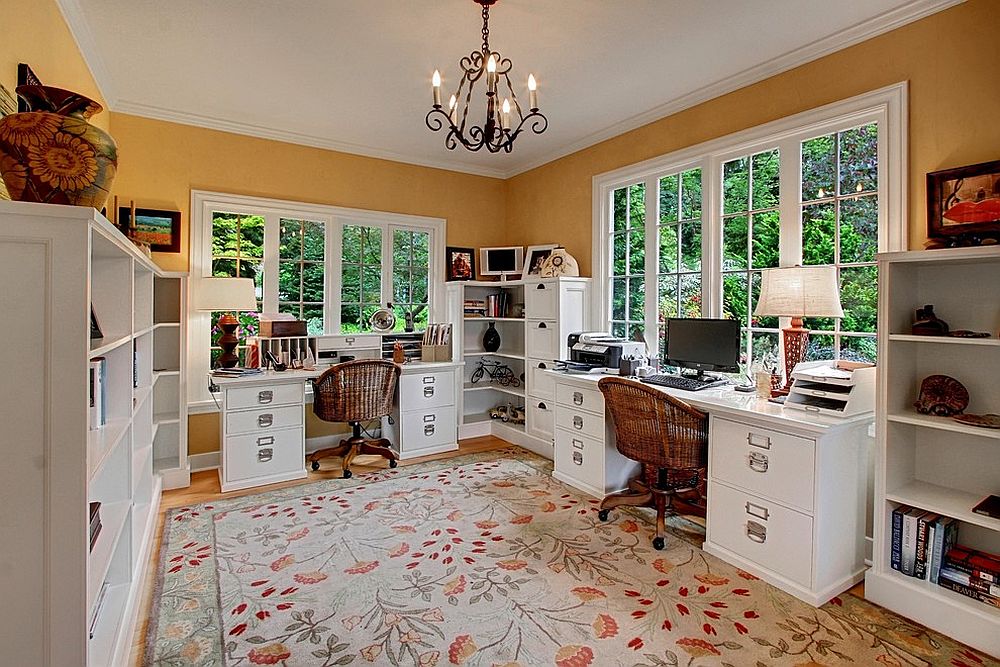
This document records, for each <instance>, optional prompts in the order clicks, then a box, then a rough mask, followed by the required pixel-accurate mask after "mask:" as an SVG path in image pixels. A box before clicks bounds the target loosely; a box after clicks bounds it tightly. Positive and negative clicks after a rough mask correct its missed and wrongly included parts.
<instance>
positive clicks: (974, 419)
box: [952, 413, 1000, 428]
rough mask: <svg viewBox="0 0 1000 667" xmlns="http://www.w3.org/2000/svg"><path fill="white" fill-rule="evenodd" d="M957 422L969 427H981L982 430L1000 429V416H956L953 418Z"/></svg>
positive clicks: (989, 414)
mask: <svg viewBox="0 0 1000 667" xmlns="http://www.w3.org/2000/svg"><path fill="white" fill-rule="evenodd" d="M952 419H954V420H955V421H957V422H962V423H963V424H968V425H969V426H981V427H982V428H1000V415H995V414H993V413H987V414H985V415H955V416H954V417H952Z"/></svg>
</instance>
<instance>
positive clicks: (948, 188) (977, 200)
mask: <svg viewBox="0 0 1000 667" xmlns="http://www.w3.org/2000/svg"><path fill="white" fill-rule="evenodd" d="M927 239H928V245H931V246H933V247H943V246H953V245H961V246H967V245H982V244H984V242H985V243H986V244H995V243H998V242H1000V160H993V161H992V162H982V163H980V164H974V165H969V166H966V167H958V168H955V169H944V170H941V171H935V172H931V173H929V174H927Z"/></svg>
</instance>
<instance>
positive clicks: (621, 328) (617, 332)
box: [611, 322, 626, 338]
mask: <svg viewBox="0 0 1000 667" xmlns="http://www.w3.org/2000/svg"><path fill="white" fill-rule="evenodd" d="M625 331H626V328H625V323H624V322H614V323H613V324H612V325H611V335H612V336H617V337H618V338H624V337H625Z"/></svg>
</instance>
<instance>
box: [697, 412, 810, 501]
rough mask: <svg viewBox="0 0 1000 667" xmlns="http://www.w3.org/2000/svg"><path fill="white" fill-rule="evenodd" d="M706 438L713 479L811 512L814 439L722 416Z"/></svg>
mask: <svg viewBox="0 0 1000 667" xmlns="http://www.w3.org/2000/svg"><path fill="white" fill-rule="evenodd" d="M709 438H710V439H711V442H712V446H711V447H709V452H710V461H709V465H710V467H711V470H712V478H713V479H718V480H721V481H723V482H727V483H729V484H732V485H733V486H735V487H738V488H741V489H745V490H747V491H750V492H751V493H755V494H757V495H760V496H763V497H766V498H771V499H773V500H777V501H779V502H782V503H785V504H787V505H792V506H794V507H796V508H799V509H802V510H804V511H806V512H809V513H812V511H813V488H814V484H813V482H814V479H813V476H814V459H815V452H816V443H815V441H813V440H809V439H807V438H798V437H795V436H791V435H785V434H784V433H777V432H775V431H770V430H768V429H761V428H756V427H752V426H746V425H744V424H738V423H736V422H732V421H729V420H726V419H713V420H712V422H711V426H710V432H709Z"/></svg>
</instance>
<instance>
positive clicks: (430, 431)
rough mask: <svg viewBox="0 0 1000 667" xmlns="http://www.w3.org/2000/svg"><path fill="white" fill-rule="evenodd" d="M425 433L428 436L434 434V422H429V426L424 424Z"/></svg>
mask: <svg viewBox="0 0 1000 667" xmlns="http://www.w3.org/2000/svg"><path fill="white" fill-rule="evenodd" d="M424 435H426V436H427V437H430V436H432V435H434V424H428V425H427V426H424Z"/></svg>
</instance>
